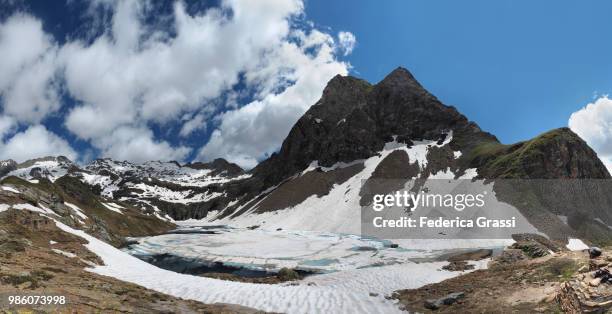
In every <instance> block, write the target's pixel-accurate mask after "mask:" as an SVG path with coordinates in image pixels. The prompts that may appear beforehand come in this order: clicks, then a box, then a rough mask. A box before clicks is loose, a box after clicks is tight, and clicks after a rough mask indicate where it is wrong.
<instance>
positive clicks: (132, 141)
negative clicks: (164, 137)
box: [94, 127, 191, 162]
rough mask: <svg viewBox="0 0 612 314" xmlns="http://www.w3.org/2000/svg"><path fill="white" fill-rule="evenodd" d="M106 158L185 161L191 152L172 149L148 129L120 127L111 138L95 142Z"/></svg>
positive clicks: (183, 148)
mask: <svg viewBox="0 0 612 314" xmlns="http://www.w3.org/2000/svg"><path fill="white" fill-rule="evenodd" d="M94 145H95V146H96V147H99V148H100V149H101V150H102V154H103V155H104V156H109V157H112V158H114V159H117V160H131V161H134V162H144V161H148V160H162V161H163V160H166V161H167V160H183V159H184V158H185V156H187V154H189V152H190V151H191V150H190V149H189V148H187V147H172V146H171V145H170V144H168V143H167V142H164V141H157V140H155V139H154V136H153V132H152V131H151V130H149V129H147V128H144V127H141V128H134V127H120V128H117V129H116V130H114V131H113V132H112V133H111V134H110V136H106V137H103V138H100V139H97V140H94Z"/></svg>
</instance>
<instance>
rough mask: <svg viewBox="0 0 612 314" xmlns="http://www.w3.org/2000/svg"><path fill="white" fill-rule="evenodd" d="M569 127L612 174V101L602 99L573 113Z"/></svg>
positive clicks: (606, 97) (606, 98) (605, 98)
mask: <svg viewBox="0 0 612 314" xmlns="http://www.w3.org/2000/svg"><path fill="white" fill-rule="evenodd" d="M568 124H569V127H570V129H572V131H574V132H575V133H576V134H578V135H579V136H580V137H581V138H582V139H584V140H585V141H586V142H587V143H588V144H589V146H591V147H592V148H593V149H594V150H595V151H596V152H597V155H598V156H599V158H600V159H601V160H602V161H603V162H604V164H605V165H606V167H607V168H608V171H610V172H612V99H610V98H608V96H604V97H600V98H598V99H597V100H595V101H594V102H593V103H589V104H587V105H586V106H585V107H584V108H582V109H580V110H578V111H576V112H574V113H572V115H571V116H570V118H569V123H568Z"/></svg>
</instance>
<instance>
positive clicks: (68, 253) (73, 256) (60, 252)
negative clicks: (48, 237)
mask: <svg viewBox="0 0 612 314" xmlns="http://www.w3.org/2000/svg"><path fill="white" fill-rule="evenodd" d="M51 250H52V251H53V252H55V253H57V254H59V255H64V256H66V257H70V258H75V257H77V256H76V254H73V253H70V252H66V251H62V250H58V249H51Z"/></svg>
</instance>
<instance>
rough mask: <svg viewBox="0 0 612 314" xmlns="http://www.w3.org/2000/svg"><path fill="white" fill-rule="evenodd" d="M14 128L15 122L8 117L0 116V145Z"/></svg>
mask: <svg viewBox="0 0 612 314" xmlns="http://www.w3.org/2000/svg"><path fill="white" fill-rule="evenodd" d="M14 128H15V120H13V118H11V117H9V116H2V115H0V144H1V143H2V140H3V139H4V137H5V136H6V135H8V134H9V133H10V132H11V130H13V129H14Z"/></svg>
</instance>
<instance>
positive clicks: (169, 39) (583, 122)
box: [0, 0, 612, 168]
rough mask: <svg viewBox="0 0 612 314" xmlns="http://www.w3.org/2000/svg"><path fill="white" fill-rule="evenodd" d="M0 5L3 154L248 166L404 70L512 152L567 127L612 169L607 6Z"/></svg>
mask: <svg viewBox="0 0 612 314" xmlns="http://www.w3.org/2000/svg"><path fill="white" fill-rule="evenodd" d="M0 6H1V7H0V8H1V9H0V106H1V110H0V138H1V141H0V159H6V158H13V159H15V160H17V161H24V160H26V159H29V158H34V157H40V156H43V155H58V154H63V155H66V156H68V157H69V158H71V159H73V160H76V161H79V162H82V163H85V162H87V161H89V160H91V159H93V158H98V157H111V158H115V159H119V160H131V161H135V162H142V161H145V160H177V161H182V162H188V161H193V160H202V161H207V160H211V159H213V158H217V157H223V158H226V159H228V160H230V161H233V162H236V163H238V164H239V165H241V166H243V167H245V168H250V167H253V166H254V165H256V164H257V162H259V161H261V160H262V159H264V158H266V157H267V156H269V155H270V154H271V153H273V152H274V151H276V150H278V148H279V147H280V144H281V143H282V140H283V139H284V138H285V136H286V135H287V133H288V131H289V129H290V128H291V126H292V125H293V124H294V123H295V121H297V119H298V118H299V117H300V116H301V115H302V114H303V113H304V112H305V111H306V110H307V109H308V108H309V107H310V106H311V105H312V104H314V103H315V102H316V100H317V99H318V98H319V97H320V95H321V91H322V90H323V88H324V87H325V84H326V83H327V81H328V80H329V79H331V78H332V77H333V76H335V75H336V74H341V75H347V74H350V75H354V76H357V77H361V78H364V79H366V80H368V81H370V82H372V83H376V82H378V81H380V80H381V79H382V78H384V76H385V75H386V74H388V73H389V72H390V71H392V70H393V69H394V68H396V67H398V66H403V67H405V68H407V69H409V70H410V71H411V72H412V73H413V74H414V75H415V77H416V78H417V79H418V80H419V81H420V82H421V83H422V85H424V86H425V87H426V88H427V89H428V90H429V91H430V92H432V93H433V94H434V95H436V96H437V97H438V98H439V99H440V100H442V102H444V103H445V104H448V105H453V106H455V107H457V108H458V110H459V111H460V112H462V113H463V114H465V115H466V116H467V117H468V118H469V119H471V120H473V121H475V122H476V123H478V124H479V125H480V126H481V128H482V129H484V130H486V131H489V132H491V133H493V134H495V135H496V136H497V137H498V138H499V139H500V141H502V142H503V143H513V142H517V141H521V140H527V139H529V138H532V137H534V136H536V135H538V134H540V133H542V132H545V131H547V130H550V129H553V128H558V127H564V126H569V127H571V128H572V130H574V131H575V132H576V133H578V134H579V135H580V136H581V137H583V138H584V139H585V140H586V141H587V142H588V143H589V144H590V145H591V146H592V147H593V148H594V149H595V150H596V151H597V152H598V154H599V156H600V157H601V159H602V160H603V161H604V162H605V163H606V164H607V165H608V166H610V165H611V164H612V163H611V162H610V160H611V157H612V127H611V126H612V101H611V100H610V99H609V98H608V97H607V95H608V94H609V93H610V92H611V90H612V62H610V59H611V57H612V26H610V23H609V22H607V21H609V18H608V14H609V12H610V11H611V10H612V2H609V1H588V2H586V1H582V2H578V1H504V0H500V1H472V0H465V1H450V0H449V1H403V0H397V1H395V0H389V1H385V2H384V3H381V2H376V1H340V0H337V1H322V0H316V1H315V0H305V1H301V0H261V1H259V0H258V1H240V0H221V1H197V2H196V1H185V2H172V1H114V0H96V1H77V0H69V1H66V2H61V1H55V2H49V1H29V2H22V1H17V0H11V1H7V0H0Z"/></svg>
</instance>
